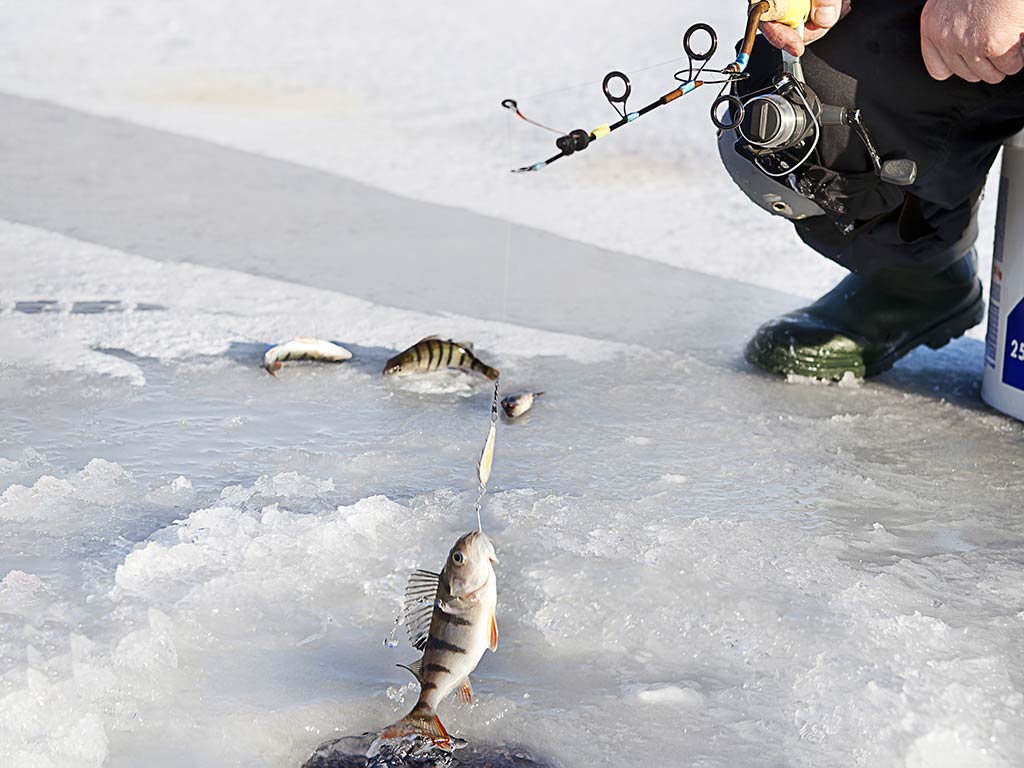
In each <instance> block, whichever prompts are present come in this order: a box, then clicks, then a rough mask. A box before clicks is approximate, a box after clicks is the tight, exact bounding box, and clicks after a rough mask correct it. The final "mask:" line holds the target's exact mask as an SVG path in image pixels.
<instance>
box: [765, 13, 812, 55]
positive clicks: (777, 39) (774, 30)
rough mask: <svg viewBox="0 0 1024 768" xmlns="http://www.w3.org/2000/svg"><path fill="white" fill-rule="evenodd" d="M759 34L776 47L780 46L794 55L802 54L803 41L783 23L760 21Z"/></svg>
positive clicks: (793, 30)
mask: <svg viewBox="0 0 1024 768" xmlns="http://www.w3.org/2000/svg"><path fill="white" fill-rule="evenodd" d="M761 34H762V35H764V36H765V39H767V40H768V42H769V43H771V44H772V45H774V46H775V47H776V48H782V49H784V50H785V51H787V52H788V53H791V54H793V55H794V56H803V55H804V41H803V40H802V39H801V38H800V34H799V33H798V32H797V31H796V30H795V29H793V28H791V27H787V26H786V25H785V24H779V23H778V22H777V21H765V22H762V23H761Z"/></svg>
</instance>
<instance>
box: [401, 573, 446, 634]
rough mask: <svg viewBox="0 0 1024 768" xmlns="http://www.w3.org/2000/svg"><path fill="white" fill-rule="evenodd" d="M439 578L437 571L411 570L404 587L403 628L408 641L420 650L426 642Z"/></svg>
mask: <svg viewBox="0 0 1024 768" xmlns="http://www.w3.org/2000/svg"><path fill="white" fill-rule="evenodd" d="M440 580H441V574H439V573H434V572H433V571H413V573H412V575H411V576H410V577H409V583H408V584H407V585H406V587H405V614H404V619H405V628H406V631H407V632H408V633H409V642H410V643H412V647H413V648H415V649H416V650H418V651H422V650H423V648H424V647H425V646H426V644H427V635H428V634H429V633H430V620H431V618H432V617H433V615H434V603H435V601H436V600H437V587H438V584H439V583H440Z"/></svg>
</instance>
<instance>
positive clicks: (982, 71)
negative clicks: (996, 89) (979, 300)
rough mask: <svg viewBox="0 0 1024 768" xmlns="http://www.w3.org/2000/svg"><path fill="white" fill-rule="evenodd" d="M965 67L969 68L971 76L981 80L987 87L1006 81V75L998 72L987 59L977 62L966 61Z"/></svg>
mask: <svg viewBox="0 0 1024 768" xmlns="http://www.w3.org/2000/svg"><path fill="white" fill-rule="evenodd" d="M967 66H968V67H970V70H971V74H973V75H975V76H976V77H979V78H981V79H982V80H984V81H985V82H986V83H988V84H989V85H995V84H996V83H1001V82H1003V80H1005V79H1006V75H1005V74H1003V73H1002V72H1000V71H999V70H998V69H997V68H996V66H995V64H993V63H992V62H991V61H989V60H988V59H978V60H977V61H968V62H967Z"/></svg>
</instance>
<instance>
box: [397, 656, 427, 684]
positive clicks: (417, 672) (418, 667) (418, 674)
mask: <svg viewBox="0 0 1024 768" xmlns="http://www.w3.org/2000/svg"><path fill="white" fill-rule="evenodd" d="M395 666H396V667H401V668H402V669H407V670H409V671H410V672H412V676H413V677H415V678H416V681H417V682H419V683H420V684H421V685H422V684H423V657H422V656H420V657H419V658H418V659H416V661H411V662H409V664H395Z"/></svg>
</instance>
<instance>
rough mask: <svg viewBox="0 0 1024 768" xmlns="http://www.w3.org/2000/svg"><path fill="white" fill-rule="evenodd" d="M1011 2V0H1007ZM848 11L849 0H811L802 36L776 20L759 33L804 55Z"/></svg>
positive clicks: (790, 50) (763, 23)
mask: <svg viewBox="0 0 1024 768" xmlns="http://www.w3.org/2000/svg"><path fill="white" fill-rule="evenodd" d="M1007 2H1013V0H1007ZM849 12H850V0H811V18H810V19H809V20H808V21H807V25H806V27H805V28H804V37H803V39H802V40H801V39H800V33H799V32H797V31H796V30H795V29H793V28H792V27H787V26H786V25H785V24H779V23H778V22H776V21H765V22H762V23H761V34H762V35H764V36H765V38H766V39H767V40H768V42H769V43H771V44H772V45H774V46H775V47H776V48H782V49H783V50H785V51H788V52H789V53H791V54H793V55H794V56H803V55H804V46H805V45H806V44H807V43H813V42H814V41H815V40H817V39H818V38H819V37H822V36H823V35H824V34H825V33H826V32H828V31H829V30H830V29H832V27H834V26H835V25H836V23H837V22H838V21H839V20H840V19H841V18H843V17H844V16H846V14H848V13H849Z"/></svg>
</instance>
